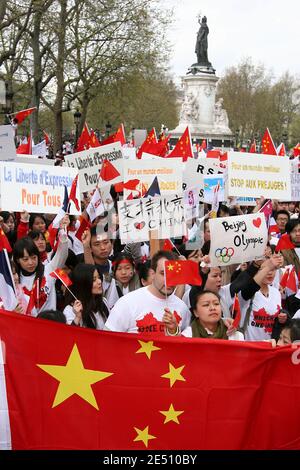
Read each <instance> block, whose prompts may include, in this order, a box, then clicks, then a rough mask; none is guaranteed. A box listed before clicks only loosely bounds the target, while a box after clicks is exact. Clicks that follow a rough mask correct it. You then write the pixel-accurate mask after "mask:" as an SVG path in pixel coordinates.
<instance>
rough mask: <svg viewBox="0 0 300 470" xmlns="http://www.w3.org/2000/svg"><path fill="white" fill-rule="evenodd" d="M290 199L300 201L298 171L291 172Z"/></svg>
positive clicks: (299, 177)
mask: <svg viewBox="0 0 300 470" xmlns="http://www.w3.org/2000/svg"><path fill="white" fill-rule="evenodd" d="M291 201H300V173H291Z"/></svg>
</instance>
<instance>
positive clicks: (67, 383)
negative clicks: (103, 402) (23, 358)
mask: <svg viewBox="0 0 300 470" xmlns="http://www.w3.org/2000/svg"><path fill="white" fill-rule="evenodd" d="M37 367H40V369H42V370H43V371H45V372H46V373H47V374H49V375H51V377H54V378H55V379H56V380H58V381H59V386H58V389H57V392H56V395H55V398H54V402H53V405H52V408H54V407H55V406H57V405H60V403H62V402H64V401H65V400H67V399H68V398H69V397H71V396H72V395H78V396H79V397H81V398H82V399H83V400H85V401H87V402H88V403H89V404H90V405H92V406H93V407H94V408H96V409H97V410H99V408H98V404H97V402H96V398H95V395H94V392H93V390H92V388H91V385H92V384H94V383H96V382H100V381H101V380H104V379H106V378H107V377H109V376H110V375H113V373H112V372H102V371H99V370H91V369H85V368H84V366H83V364H82V360H81V357H80V354H79V351H78V348H77V346H76V344H74V346H73V349H72V352H71V354H70V356H69V359H68V362H67V364H66V365H65V366H57V365H48V364H37Z"/></svg>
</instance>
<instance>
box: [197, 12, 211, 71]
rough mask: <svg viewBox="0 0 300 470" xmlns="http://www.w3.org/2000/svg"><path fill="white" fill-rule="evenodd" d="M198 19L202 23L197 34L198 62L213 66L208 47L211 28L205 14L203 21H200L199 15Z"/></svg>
mask: <svg viewBox="0 0 300 470" xmlns="http://www.w3.org/2000/svg"><path fill="white" fill-rule="evenodd" d="M198 21H199V24H200V29H199V31H198V34H197V41H196V48H195V52H196V54H197V64H198V65H202V66H207V67H211V63H210V62H209V60H208V57H207V47H208V41H207V36H208V34H209V29H208V26H207V18H206V16H203V18H202V21H201V23H200V17H199V20H198Z"/></svg>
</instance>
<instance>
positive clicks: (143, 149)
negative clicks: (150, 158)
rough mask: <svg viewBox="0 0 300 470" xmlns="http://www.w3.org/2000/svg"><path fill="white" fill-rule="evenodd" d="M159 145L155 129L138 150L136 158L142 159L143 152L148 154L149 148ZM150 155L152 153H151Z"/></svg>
mask: <svg viewBox="0 0 300 470" xmlns="http://www.w3.org/2000/svg"><path fill="white" fill-rule="evenodd" d="M156 143H157V138H156V132H155V129H154V127H153V129H151V131H150V132H149V134H148V135H147V137H146V140H145V141H144V142H143V143H142V145H141V146H140V148H139V149H138V151H137V153H136V157H137V158H138V159H140V158H142V154H143V152H146V153H147V152H148V147H149V146H150V145H152V144H156ZM149 153H150V152H149Z"/></svg>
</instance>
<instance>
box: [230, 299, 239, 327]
mask: <svg viewBox="0 0 300 470" xmlns="http://www.w3.org/2000/svg"><path fill="white" fill-rule="evenodd" d="M232 318H233V323H232V327H233V328H238V327H239V324H240V321H241V307H240V302H239V298H238V296H237V294H235V296H234V301H233V305H232Z"/></svg>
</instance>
